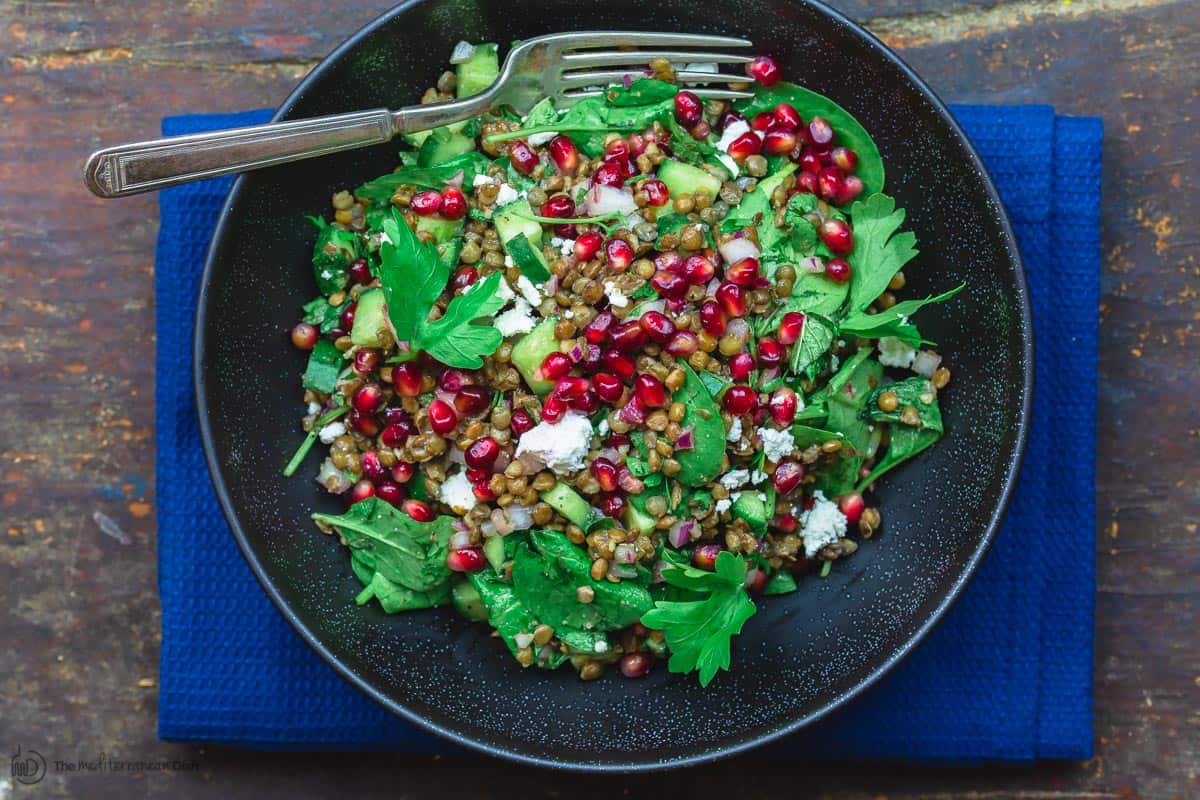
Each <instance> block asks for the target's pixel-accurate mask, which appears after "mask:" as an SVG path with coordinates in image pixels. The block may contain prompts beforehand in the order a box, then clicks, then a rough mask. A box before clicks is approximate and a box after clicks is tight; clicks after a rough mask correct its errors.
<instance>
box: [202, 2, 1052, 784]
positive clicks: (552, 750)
mask: <svg viewBox="0 0 1200 800" xmlns="http://www.w3.org/2000/svg"><path fill="white" fill-rule="evenodd" d="M645 8H646V6H645V5H644V4H641V3H634V2H628V1H627V0H610V2H607V3H604V4H580V3H578V2H573V1H571V2H568V1H567V0H551V1H550V2H544V1H542V2H537V3H534V2H529V1H528V0H521V2H516V3H503V4H501V3H481V2H466V1H464V0H428V1H427V2H419V3H409V4H406V5H404V6H401V7H399V8H397V9H395V10H394V11H393V12H391V13H390V14H388V15H387V16H385V17H384V18H382V19H380V20H379V21H377V22H376V23H374V24H372V25H371V26H369V27H368V28H367V29H365V30H364V31H362V32H361V33H359V34H358V35H357V36H356V37H354V38H353V39H352V40H351V42H349V43H348V44H347V45H344V46H343V47H342V48H340V49H339V50H338V51H337V52H335V53H334V54H333V55H332V56H331V57H330V58H329V59H328V60H326V61H325V62H324V63H322V65H321V66H319V67H318V68H317V69H316V70H315V71H314V72H313V73H312V74H311V75H309V76H308V77H307V78H306V79H305V80H304V82H303V83H302V84H301V85H300V87H299V88H298V89H297V90H296V92H295V93H294V94H293V95H292V96H291V97H290V98H289V99H288V100H287V102H286V103H284V105H283V108H282V110H281V112H280V115H281V116H282V117H284V118H296V117H305V116H314V115H318V114H324V113H332V112H340V111H349V110H353V109H362V108H373V107H378V106H389V107H398V106H401V105H405V104H411V103H414V102H416V100H417V98H418V97H419V96H420V94H421V92H422V91H423V89H424V88H425V87H426V86H428V85H430V84H432V83H433V81H434V80H435V78H436V77H437V75H438V73H439V71H440V69H441V68H442V65H443V64H444V60H445V58H446V57H447V55H448V54H449V52H450V50H451V48H452V47H453V45H454V43H455V42H457V41H458V40H460V39H467V40H475V41H479V40H490V41H499V42H508V41H510V40H512V39H516V38H522V37H528V36H533V35H537V34H542V33H549V32H553V31H558V30H562V29H563V28H564V27H574V28H578V29H599V28H615V29H619V28H643V29H657V30H681V31H694V32H710V33H726V34H730V33H732V34H741V35H744V36H747V37H748V38H750V39H752V40H754V41H755V42H756V43H757V44H758V45H759V47H760V49H761V50H762V51H765V52H770V53H773V54H775V55H776V56H777V57H778V58H779V59H780V61H781V62H782V64H783V65H784V69H785V75H787V76H788V77H789V79H793V80H796V81H798V82H800V83H803V84H805V85H807V86H809V87H811V88H813V89H815V90H817V91H820V92H822V93H824V94H827V95H829V96H831V97H833V98H834V99H835V100H837V101H838V102H839V103H841V104H842V105H843V106H845V107H846V108H847V109H849V110H850V111H851V112H852V113H854V114H855V115H856V116H857V117H858V118H859V120H861V121H862V123H863V124H864V125H865V126H866V128H867V129H868V130H869V131H870V132H871V133H872V135H873V136H874V137H875V139H876V141H877V142H878V143H879V146H880V149H881V151H882V152H883V156H884V159H885V162H886V164H887V169H888V180H887V191H888V192H889V193H890V194H893V195H894V196H896V197H897V199H898V201H899V203H900V204H901V205H903V206H904V207H906V208H907V209H908V220H909V225H910V226H911V228H912V229H913V230H915V231H916V233H917V236H918V239H919V243H920V247H921V250H922V255H921V256H920V257H919V260H918V261H917V263H916V265H915V266H914V267H912V268H910V269H907V270H905V272H906V274H907V275H908V276H909V288H908V289H907V290H906V292H907V294H908V295H909V296H923V295H926V294H929V293H934V292H940V291H944V290H946V289H948V288H951V287H952V286H955V285H957V284H958V283H960V282H963V281H965V282H966V283H967V285H968V290H967V291H966V292H964V293H963V294H962V295H960V296H959V297H958V298H957V299H956V300H955V301H954V302H952V303H947V304H944V305H939V306H936V307H933V308H931V309H928V310H926V311H925V312H923V313H922V319H921V328H922V331H923V332H924V333H925V335H926V336H928V337H930V338H931V339H933V340H936V341H938V342H939V343H941V347H940V348H939V349H940V350H941V352H942V353H943V354H944V355H945V356H946V359H947V362H948V364H949V365H950V366H951V368H952V369H953V370H954V376H955V377H954V383H953V384H952V387H951V389H950V390H949V391H948V392H947V394H946V395H945V400H944V413H945V417H946V428H947V431H948V435H947V436H946V438H945V439H943V440H942V442H941V443H940V444H939V445H937V446H936V447H935V448H934V449H933V450H932V451H930V452H928V453H926V454H925V455H923V456H922V457H920V458H919V459H918V460H916V461H915V462H913V463H910V464H908V465H907V466H905V467H904V468H902V469H899V470H897V471H895V472H893V473H892V474H891V475H889V476H888V478H887V479H886V480H885V481H884V482H883V484H882V486H881V488H880V489H879V492H878V500H879V502H880V504H881V506H882V510H883V515H884V520H885V528H884V530H883V533H882V535H880V536H878V537H877V538H875V539H873V540H870V541H866V542H864V543H863V545H862V547H861V548H860V549H859V551H858V553H857V554H856V555H855V556H854V557H853V558H852V559H849V560H848V561H846V562H844V563H841V564H839V565H838V566H837V568H836V569H835V570H833V572H832V574H831V575H830V577H829V578H828V579H826V580H810V581H807V582H805V583H804V584H803V588H802V589H801V591H800V592H798V593H795V594H792V595H787V596H784V597H778V598H769V599H767V600H766V601H765V602H762V603H761V604H760V611H759V613H758V614H757V615H756V616H755V617H754V618H753V619H751V620H750V622H749V623H748V624H747V625H746V628H745V630H744V632H743V634H742V636H740V637H739V638H738V639H737V640H736V643H735V648H734V654H733V667H734V669H733V671H732V672H731V673H727V674H723V675H721V676H720V677H719V678H718V679H717V680H716V681H714V682H713V683H712V684H711V685H710V686H709V687H708V689H706V690H704V689H701V688H700V687H699V686H698V685H697V683H696V681H695V678H694V676H691V677H681V676H676V675H670V674H668V673H667V671H666V670H665V669H663V668H661V667H660V668H659V669H657V670H656V671H655V672H654V673H653V674H652V675H651V676H650V677H649V678H647V679H645V680H639V681H627V680H623V679H621V678H620V677H619V676H616V675H615V674H613V675H610V676H608V677H605V678H604V679H602V680H600V681H599V682H595V683H590V684H584V683H581V682H580V681H578V680H577V679H576V678H575V677H574V675H573V674H572V673H571V672H570V671H567V670H564V671H562V672H560V673H556V674H547V673H545V672H541V671H538V670H523V669H521V668H520V667H519V666H518V665H517V664H516V662H514V661H513V659H512V658H511V657H510V656H509V654H508V653H507V651H506V650H505V649H504V648H503V647H502V646H501V645H500V644H499V643H498V642H496V641H495V640H494V639H490V638H489V636H488V631H487V629H486V628H485V627H481V626H472V625H469V624H468V623H467V622H465V621H464V620H462V619H460V618H459V617H458V615H457V614H456V613H455V612H453V611H452V610H450V609H443V610H435V611H428V612H422V613H413V614H402V615H398V616H387V615H385V614H383V613H382V612H381V611H380V610H379V609H378V607H376V606H375V605H374V604H372V605H371V606H368V607H366V608H359V607H357V606H355V605H354V602H353V598H354V595H355V593H356V592H357V583H356V580H355V578H354V576H353V575H352V574H351V572H350V566H349V563H348V559H347V557H346V554H345V552H344V551H342V550H341V549H340V548H339V546H338V544H337V541H336V540H335V539H333V538H330V537H326V536H322V535H321V534H319V533H317V531H316V530H315V529H314V528H313V526H312V524H311V522H310V521H309V514H310V513H311V512H312V511H313V510H314V509H317V508H320V509H324V510H335V509H337V508H338V507H339V504H338V502H337V501H336V500H334V499H332V498H328V497H322V496H321V494H320V493H319V492H318V490H317V488H316V486H315V484H314V483H313V482H312V481H311V480H309V479H308V478H309V476H311V475H312V474H314V473H315V472H316V469H317V465H318V464H319V461H320V458H321V456H320V455H319V454H318V452H317V450H320V448H316V449H315V450H314V452H313V453H312V454H310V456H309V458H308V460H307V461H306V462H305V463H304V465H303V466H302V467H301V469H300V472H299V475H298V476H297V477H296V478H294V479H292V480H285V479H283V478H282V477H281V476H280V474H279V470H280V467H281V465H282V464H284V463H285V462H286V461H287V459H288V457H289V456H290V455H291V452H292V450H293V448H294V447H295V445H296V442H297V439H298V434H297V430H298V428H297V426H298V419H299V415H300V413H302V412H301V407H300V389H299V375H300V373H301V371H302V369H303V366H304V357H303V355H302V354H301V353H299V352H297V351H296V350H294V349H293V348H291V347H290V346H289V345H288V343H287V341H286V337H285V336H284V335H283V334H282V333H281V332H282V331H285V330H286V329H287V328H288V327H290V326H291V325H292V324H293V322H294V321H295V319H296V317H297V314H298V311H299V307H300V305H301V304H302V303H304V302H305V301H307V300H309V299H311V298H312V297H313V296H314V295H315V294H316V293H317V292H316V289H315V286H314V283H313V279H312V275H311V271H310V268H309V255H310V249H311V246H312V241H313V230H312V228H311V226H310V225H309V224H308V223H307V222H305V220H304V218H303V217H304V215H305V214H325V213H327V212H328V208H329V197H330V195H331V194H332V193H333V192H334V191H336V190H338V189H341V188H346V187H350V188H352V187H354V186H356V185H358V184H359V183H361V182H362V181H364V180H366V179H368V178H371V177H374V176H376V175H379V174H381V173H384V172H388V171H390V170H391V169H392V168H393V167H394V159H395V151H396V149H397V148H396V146H395V145H389V146H381V147H376V148H373V149H369V150H364V151H359V152H355V153H349V154H344V155H338V156H333V157H326V158H323V159H318V160H313V161H308V162H304V163H301V164H297V165H292V166H285V167H278V168H275V169H271V170H267V171H263V172H258V173H254V174H251V175H247V176H245V177H243V178H241V179H240V180H239V181H238V183H237V184H236V186H235V188H234V190H233V193H232V194H231V196H230V198H229V205H228V208H227V210H226V212H225V214H224V215H223V217H222V220H221V223H220V226H219V228H218V231H217V234H216V238H215V240H214V243H213V247H212V250H211V252H210V255H209V261H208V265H207V268H206V274H205V278H204V282H203V286H202V290H201V297H200V301H199V302H200V314H199V317H198V320H197V331H196V358H197V368H196V375H197V395H198V403H199V410H200V415H201V424H202V427H203V430H204V434H205V440H206V441H205V444H206V448H207V453H208V457H209V462H210V466H211V468H212V470H213V476H214V481H215V483H216V486H217V492H218V496H219V497H220V499H221V502H222V504H223V506H224V508H225V511H226V514H227V515H228V517H229V520H230V523H231V526H232V528H233V530H234V535H235V536H236V537H237V538H238V541H239V544H240V545H241V547H242V550H243V552H244V553H245V555H246V557H247V559H248V560H249V562H250V564H251V566H252V567H253V569H254V570H255V572H256V573H257V574H258V576H259V578H260V579H261V580H262V581H263V584H264V587H265V588H266V590H267V592H268V594H269V595H271V597H272V599H273V600H274V601H275V602H276V604H277V605H278V606H279V607H280V609H281V611H282V612H283V613H284V615H285V616H287V617H288V619H289V620H290V621H291V622H292V623H293V624H294V625H295V626H296V628H297V629H298V630H299V631H300V633H301V634H302V635H303V636H304V637H305V638H306V639H307V640H308V641H309V642H310V644H312V645H313V647H315V648H316V649H317V650H318V651H319V652H320V653H321V654H322V656H324V657H325V658H326V659H327V660H328V661H329V662H330V663H331V664H332V665H333V666H334V667H335V668H336V669H338V670H339V671H341V673H342V674H343V675H345V676H346V677H347V678H348V679H350V680H352V681H353V682H355V683H356V684H357V685H358V686H359V687H360V688H362V689H363V690H365V691H366V692H367V693H368V694H370V695H371V696H373V697H374V698H375V699H377V700H378V701H379V702H381V703H383V704H384V705H385V706H387V707H388V708H390V709H391V710H393V711H395V712H396V713H398V714H401V715H403V716H404V717H406V718H408V719H410V720H412V721H414V722H417V723H419V724H421V725H424V726H426V727H427V728H429V729H431V730H434V731H436V732H439V733H442V734H443V735H446V736H448V737H450V738H453V739H455V740H457V741H459V742H461V743H464V744H467V745H470V746H473V747H478V748H481V749H484V750H486V751H488V752H491V753H494V754H498V755H504V756H508V757H512V758H517V759H521V760H527V761H532V762H537V763H542V764H548V765H555V766H570V767H576V768H593V769H595V768H622V769H648V768H649V769H652V768H656V767H662V766H668V765H674V764H681V763H686V762H689V761H694V760H701V759H708V758H711V757H713V756H716V755H721V754H728V753H732V752H736V751H738V750H741V749H744V748H747V747H751V746H754V745H755V744H759V743H761V742H763V741H765V740H767V739H770V738H773V737H776V736H779V735H782V734H784V733H786V732H788V731H791V730H794V729H796V728H797V727H799V726H802V725H805V724H807V723H809V722H811V721H812V720H814V719H816V718H818V717H820V716H821V715H823V714H825V713H827V712H828V711H830V710H831V709H833V708H835V707H836V706H837V705H839V704H841V703H842V702H844V701H845V700H847V699H848V698H850V697H851V696H853V695H854V694H856V693H857V692H858V691H859V690H861V689H862V688H863V687H865V686H866V685H868V684H869V683H870V682H872V681H873V680H875V679H876V678H877V677H879V676H880V675H881V674H883V672H885V671H886V670H887V669H888V668H889V667H890V666H891V665H893V664H894V663H895V662H896V660H898V659H899V658H900V657H901V656H902V655H903V654H904V653H905V652H907V650H908V649H909V648H911V647H912V646H913V645H914V644H915V642H916V641H917V640H918V639H919V638H920V637H921V636H922V635H923V634H924V633H925V632H926V631H927V630H928V628H929V627H930V626H931V625H932V624H933V623H934V622H936V620H937V619H938V618H939V617H940V616H941V614H942V612H944V610H945V609H946V607H947V606H948V605H949V603H950V602H951V601H952V599H953V598H954V597H955V596H956V595H957V593H958V592H959V590H960V589H961V588H962V586H963V585H964V584H965V582H966V580H967V579H968V578H969V577H970V574H971V573H972V572H973V571H974V568H975V566H976V564H977V563H978V561H979V559H980V558H981V557H982V555H983V553H984V552H985V551H986V549H987V545H988V543H989V542H990V539H991V536H992V534H993V533H994V531H995V529H996V526H997V524H998V522H999V516H1000V514H1001V513H1002V510H1003V507H1004V505H1005V502H1006V499H1007V494H1008V491H1009V488H1010V487H1011V484H1012V479H1013V477H1014V475H1015V472H1016V468H1017V465H1018V463H1019V460H1020V452H1021V449H1022V445H1023V442H1024V432H1025V431H1024V420H1025V418H1026V409H1027V405H1028V399H1029V392H1030V391H1031V387H1030V380H1031V379H1030V372H1031V358H1032V348H1031V342H1030V340H1029V330H1030V326H1029V310H1028V304H1027V295H1026V288H1025V283H1024V278H1023V276H1022V273H1021V267H1020V261H1019V257H1018V256H1017V254H1016V250H1015V244H1014V242H1013V239H1012V236H1011V232H1010V230H1009V228H1008V225H1007V222H1006V220H1005V218H1004V214H1003V211H1002V210H1001V208H1000V207H999V203H998V200H997V198H996V195H995V193H994V191H993V189H992V187H991V184H990V181H989V180H988V179H987V177H986V175H985V174H984V173H983V172H982V168H981V166H980V164H979V162H978V159H977V158H976V157H975V155H974V154H973V152H972V151H971V150H970V148H969V146H968V145H967V144H966V142H965V141H964V139H963V138H962V136H961V134H960V133H959V132H958V130H957V128H956V127H955V126H954V125H953V123H952V122H950V120H949V118H948V116H947V115H946V112H945V110H944V109H943V107H942V106H941V105H940V103H938V102H937V101H936V99H935V98H934V97H933V96H932V95H931V94H930V93H929V92H928V90H927V89H926V88H924V86H923V85H921V84H920V83H919V82H918V81H917V80H916V79H915V78H914V77H913V76H911V75H910V74H909V73H908V72H907V70H906V69H905V68H904V67H903V65H902V64H901V63H900V62H899V61H898V60H896V58H895V57H894V56H892V55H891V54H889V53H888V52H887V51H885V50H884V49H883V47H882V46H881V45H879V44H878V43H877V42H875V41H874V40H872V39H870V38H869V37H867V36H866V35H865V34H864V33H863V32H862V31H861V30H860V29H858V28H857V27H855V26H853V25H852V24H850V23H849V22H847V21H845V20H844V19H842V18H841V17H839V16H837V15H835V14H833V13H832V12H829V11H828V10H826V9H825V8H823V7H821V6H818V5H815V4H809V3H803V2H762V1H761V0H758V1H756V2H747V1H742V0H721V1H720V2H713V3H705V4H695V3H685V2H680V0H661V1H660V2H659V3H657V4H656V5H655V11H654V17H653V19H652V20H647V19H645V18H644V17H645V13H646V12H645ZM701 9H702V10H701ZM564 20H566V21H569V26H568V25H565V24H564V23H563V22H562V21H564ZM985 310H986V313H984V311H985ZM729 709H737V713H730V711H729Z"/></svg>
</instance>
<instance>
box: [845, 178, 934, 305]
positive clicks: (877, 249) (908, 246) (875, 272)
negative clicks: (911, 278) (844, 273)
mask: <svg viewBox="0 0 1200 800" xmlns="http://www.w3.org/2000/svg"><path fill="white" fill-rule="evenodd" d="M850 219H851V220H852V221H853V223H854V242H855V243H854V250H853V252H851V253H850V256H849V258H848V260H849V262H850V266H851V267H852V268H853V272H852V277H851V279H850V309H851V311H862V310H863V309H865V308H866V307H867V306H869V305H870V304H871V303H872V302H874V300H875V298H876V297H879V295H881V294H883V292H884V291H885V290H886V289H887V286H888V282H889V281H891V279H892V278H893V277H895V275H896V273H897V272H899V271H900V269H901V268H902V267H903V266H904V265H905V264H907V263H908V262H909V261H911V260H912V259H913V257H914V256H916V255H917V247H916V244H917V237H916V235H915V234H913V233H912V232H911V231H904V232H903V233H896V231H897V229H899V227H900V226H901V225H903V224H904V209H902V208H896V201H895V200H893V199H892V198H890V197H888V196H887V195H885V194H873V195H871V196H870V197H868V198H867V199H866V200H856V201H855V202H854V205H852V206H850Z"/></svg>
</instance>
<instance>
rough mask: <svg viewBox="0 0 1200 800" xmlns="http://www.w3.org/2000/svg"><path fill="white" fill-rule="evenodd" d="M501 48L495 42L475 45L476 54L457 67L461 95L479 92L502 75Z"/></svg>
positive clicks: (468, 95)
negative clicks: (499, 50)
mask: <svg viewBox="0 0 1200 800" xmlns="http://www.w3.org/2000/svg"><path fill="white" fill-rule="evenodd" d="M498 49H499V48H498V47H497V46H496V44H495V43H494V42H484V43H482V44H477V45H475V55H473V56H471V57H470V58H469V59H467V60H466V61H464V62H463V63H461V64H459V65H458V67H457V68H456V69H455V73H456V77H457V78H458V80H457V86H458V88H457V92H458V96H459V97H470V96H471V95H473V94H479V93H480V92H482V91H483V90H484V89H486V88H488V87H489V86H491V85H492V84H493V83H495V82H496V78H498V77H499V76H500V55H499V53H498V52H497V50H498Z"/></svg>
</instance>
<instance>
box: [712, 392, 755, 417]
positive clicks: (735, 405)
mask: <svg viewBox="0 0 1200 800" xmlns="http://www.w3.org/2000/svg"><path fill="white" fill-rule="evenodd" d="M721 403H722V404H723V405H724V406H725V410H726V411H728V412H729V413H730V414H733V415H734V416H735V417H740V416H742V415H743V414H749V413H750V412H751V411H754V410H755V409H756V408H757V407H758V395H757V394H755V393H754V390H753V389H751V388H750V387H749V386H744V385H742V384H734V385H733V386H730V387H729V388H728V389H726V390H725V395H724V397H723V398H722V399H721Z"/></svg>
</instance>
